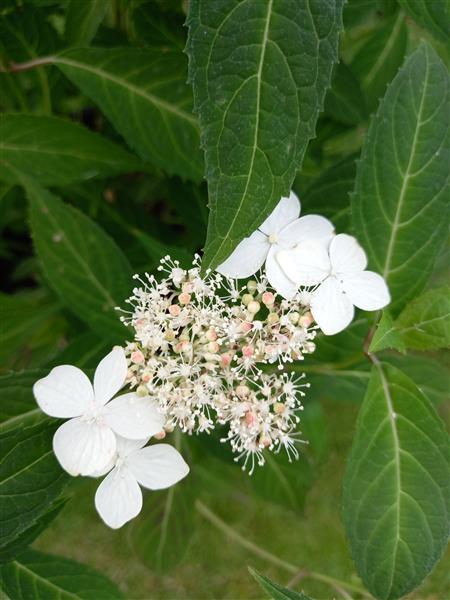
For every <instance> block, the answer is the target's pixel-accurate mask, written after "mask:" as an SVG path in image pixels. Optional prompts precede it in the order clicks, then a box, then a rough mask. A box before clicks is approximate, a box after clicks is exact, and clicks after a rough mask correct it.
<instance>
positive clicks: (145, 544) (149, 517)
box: [129, 478, 195, 573]
mask: <svg viewBox="0 0 450 600" xmlns="http://www.w3.org/2000/svg"><path fill="white" fill-rule="evenodd" d="M194 528H195V509H194V494H193V489H192V481H191V480H189V478H188V480H186V481H183V482H182V483H179V484H177V485H175V486H173V487H171V488H169V489H168V490H163V491H158V492H152V493H151V497H149V498H148V502H147V503H146V508H145V509H144V511H143V512H142V514H141V515H140V516H139V518H138V519H136V520H135V521H134V522H133V524H132V526H131V529H130V535H129V543H130V545H131V547H132V549H133V550H134V552H135V553H136V554H137V556H138V557H139V559H140V560H141V561H142V562H143V563H144V564H145V565H146V566H148V567H149V568H150V569H152V571H157V572H158V573H167V572H168V571H170V570H171V569H172V568H173V567H175V566H176V565H177V564H178V563H179V562H180V561H181V560H182V559H183V558H184V556H185V554H186V551H187V549H188V545H189V542H190V539H191V536H192V534H193V532H194Z"/></svg>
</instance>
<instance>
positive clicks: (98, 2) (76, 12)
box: [65, 0, 110, 46]
mask: <svg viewBox="0 0 450 600" xmlns="http://www.w3.org/2000/svg"><path fill="white" fill-rule="evenodd" d="M109 5H110V2H109V0H89V2H80V0H71V1H70V3H69V6H68V8H67V13H66V29H65V37H66V40H67V41H68V43H69V45H71V46H89V44H90V43H91V41H92V39H93V37H94V36H95V34H96V32H97V29H98V27H99V25H100V23H101V22H102V21H103V19H104V17H105V15H106V12H107V10H108V7H109Z"/></svg>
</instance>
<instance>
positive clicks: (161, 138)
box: [53, 48, 203, 180]
mask: <svg viewBox="0 0 450 600" xmlns="http://www.w3.org/2000/svg"><path fill="white" fill-rule="evenodd" d="M53 63H54V64H56V65H57V66H58V67H59V68H60V69H61V71H62V72H63V73H64V74H65V75H66V76H67V77H68V78H69V79H70V80H71V81H72V82H73V83H74V84H75V85H76V86H78V87H79V88H80V90H81V91H82V92H83V93H85V94H86V95H87V96H89V97H90V98H91V99H92V100H93V101H94V102H95V103H96V104H98V105H99V107H100V108H101V110H102V112H103V113H104V114H105V115H106V117H107V118H108V119H109V120H110V121H111V123H112V124H113V125H114V127H115V128H116V129H117V131H118V132H119V133H120V134H121V135H123V137H124V138H125V140H126V142H127V143H128V144H129V146H130V147H131V148H133V149H134V150H135V151H136V152H137V153H138V154H139V155H140V156H141V157H142V158H143V159H144V160H147V161H149V162H150V163H151V164H153V165H155V166H156V167H159V168H161V169H164V170H165V171H167V173H169V174H171V175H180V176H181V177H186V178H188V179H194V180H200V179H201V176H202V173H203V160H202V156H201V151H200V133H199V128H198V124H197V120H196V118H195V117H194V116H193V115H192V112H191V109H192V92H191V90H190V89H189V86H188V85H187V84H186V69H187V64H186V57H185V56H184V55H183V54H182V53H181V52H168V53H161V52H155V51H152V50H150V49H146V50H143V49H142V50H141V49H137V48H114V49H108V50H105V49H80V50H78V49H77V50H68V51H66V52H64V53H62V54H59V55H58V56H56V57H55V58H54V60H53Z"/></svg>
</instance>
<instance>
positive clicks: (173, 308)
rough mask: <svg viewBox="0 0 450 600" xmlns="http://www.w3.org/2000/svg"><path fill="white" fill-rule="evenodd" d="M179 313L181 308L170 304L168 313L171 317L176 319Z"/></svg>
mask: <svg viewBox="0 0 450 600" xmlns="http://www.w3.org/2000/svg"><path fill="white" fill-rule="evenodd" d="M180 312H181V308H180V306H179V305H178V304H171V305H170V306H169V313H170V314H171V315H172V317H178V316H179V314H180Z"/></svg>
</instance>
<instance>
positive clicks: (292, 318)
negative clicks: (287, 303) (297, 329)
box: [289, 312, 300, 325]
mask: <svg viewBox="0 0 450 600" xmlns="http://www.w3.org/2000/svg"><path fill="white" fill-rule="evenodd" d="M299 318H300V315H299V314H298V312H292V313H290V315H289V321H290V322H291V323H292V324H293V325H297V323H298V320H299Z"/></svg>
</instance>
